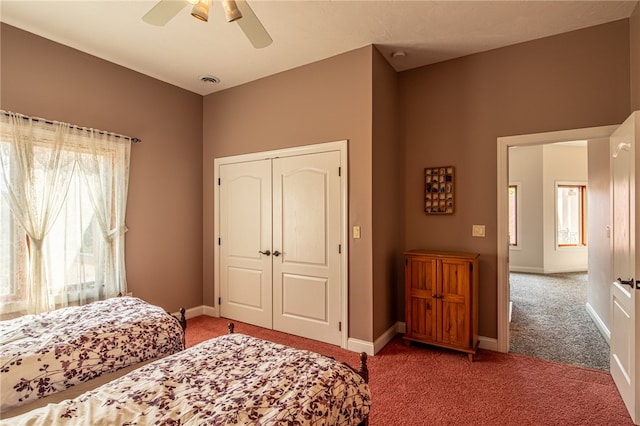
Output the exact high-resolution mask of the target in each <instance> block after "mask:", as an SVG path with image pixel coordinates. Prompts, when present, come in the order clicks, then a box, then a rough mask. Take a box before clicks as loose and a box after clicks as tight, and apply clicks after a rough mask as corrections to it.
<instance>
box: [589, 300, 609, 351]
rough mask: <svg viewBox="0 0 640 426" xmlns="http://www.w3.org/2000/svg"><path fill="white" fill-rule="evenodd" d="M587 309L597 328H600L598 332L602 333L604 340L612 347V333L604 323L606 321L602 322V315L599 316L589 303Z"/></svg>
mask: <svg viewBox="0 0 640 426" xmlns="http://www.w3.org/2000/svg"><path fill="white" fill-rule="evenodd" d="M586 308H587V313H588V314H589V316H590V317H591V319H592V320H593V322H594V323H595V325H596V327H598V330H599V331H600V334H602V337H604V339H605V340H606V341H607V344H609V345H611V332H610V331H609V328H607V325H606V324H605V323H604V321H602V318H600V315H598V313H597V312H596V310H595V309H593V307H592V306H591V305H590V304H589V302H587V305H586Z"/></svg>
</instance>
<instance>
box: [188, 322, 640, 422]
mask: <svg viewBox="0 0 640 426" xmlns="http://www.w3.org/2000/svg"><path fill="white" fill-rule="evenodd" d="M228 322H229V321H228V320H226V319H223V318H212V317H207V316H199V317H195V318H192V319H190V320H188V327H187V335H186V340H187V346H192V345H194V344H196V343H199V342H201V341H203V340H206V339H209V338H211V337H215V336H218V335H221V334H224V333H226V332H227V326H226V324H227V323H228ZM234 322H235V325H236V328H235V331H236V333H243V334H248V335H251V336H256V337H260V338H262V339H265V340H270V341H273V342H277V343H282V344H285V345H289V346H293V347H297V348H301V349H308V350H312V351H315V352H319V353H322V354H326V355H329V356H332V357H334V358H336V359H338V360H341V361H346V362H349V363H350V364H351V365H353V366H354V367H357V366H358V363H359V361H358V354H357V353H354V352H349V351H347V350H344V349H341V348H339V347H337V346H333V345H329V344H325V343H320V342H316V341H313V340H309V339H304V338H301V337H296V336H292V335H289V334H285V333H280V332H277V331H273V330H266V329H263V328H260V327H255V326H252V325H248V324H244V323H239V322H237V321H234ZM368 365H369V374H370V380H369V383H370V386H371V393H372V395H373V406H372V410H371V415H370V425H372V426H378V425H381V426H382V425H384V426H387V425H398V426H408V425H518V426H521V425H616V426H623V425H633V423H632V422H631V419H630V417H629V415H628V414H627V411H626V408H625V407H624V403H623V402H622V399H621V398H620V395H619V394H618V392H617V390H616V387H615V385H614V383H613V380H612V379H611V376H610V375H609V374H608V373H605V372H602V371H599V370H591V369H586V368H580V367H572V366H568V365H564V364H557V363H553V362H549V361H543V360H538V359H534V358H529V357H525V356H522V355H517V354H502V353H498V352H492V351H483V350H480V351H479V353H478V357H477V361H476V362H474V363H471V362H469V360H468V358H467V356H466V354H461V353H456V352H452V351H446V350H439V349H437V348H431V347H426V346H411V347H406V346H405V345H404V343H403V341H402V339H401V338H400V337H399V336H398V337H396V338H395V339H394V340H393V341H391V342H390V343H389V344H388V345H387V346H385V347H384V349H383V350H382V351H381V352H379V353H378V354H377V355H375V356H372V357H369V362H368Z"/></svg>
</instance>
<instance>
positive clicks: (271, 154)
mask: <svg viewBox="0 0 640 426" xmlns="http://www.w3.org/2000/svg"><path fill="white" fill-rule="evenodd" d="M347 148H348V140H346V139H345V140H338V141H333V142H325V143H319V144H313V145H304V146H297V147H292V148H283V149H276V150H270V151H262V152H253V153H249V154H239V155H232V156H229V157H219V158H214V160H213V170H214V172H213V182H214V187H215V190H214V195H213V206H214V208H213V214H214V218H213V222H214V231H213V233H214V247H213V257H214V260H213V277H214V278H213V304H214V307H215V312H216V316H217V317H219V316H220V309H219V304H218V297H219V296H220V273H219V271H220V246H219V245H218V244H217V243H216V241H217V239H218V238H219V236H220V212H219V206H220V186H219V185H217V182H218V178H219V177H220V166H221V165H224V164H233V163H244V162H248V161H257V160H267V159H273V158H277V157H293V156H297V155H305V154H318V153H322V152H331V151H338V152H340V175H341V178H340V241H341V242H340V244H341V248H342V253H341V255H340V268H341V271H340V311H341V314H340V318H341V319H340V321H341V322H342V330H341V335H342V337H341V347H342V348H345V349H346V348H347V347H348V337H349V333H348V330H349V270H348V263H347V262H348V259H349V245H348V241H349V232H348V229H349V227H348V223H349V221H348V220H349V216H348V211H349V193H348V191H349V174H348V172H349V170H348V165H349V161H348V149H347Z"/></svg>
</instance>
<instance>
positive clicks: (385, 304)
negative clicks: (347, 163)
mask: <svg viewBox="0 0 640 426" xmlns="http://www.w3.org/2000/svg"><path fill="white" fill-rule="evenodd" d="M372 71H373V111H372V118H373V140H372V148H373V152H372V161H373V163H372V164H373V175H372V181H371V184H372V188H373V199H372V207H373V209H372V210H373V230H372V232H373V241H372V243H373V337H374V339H375V338H376V337H378V336H380V335H381V334H382V333H384V332H385V331H386V330H387V329H388V328H389V327H392V326H394V325H395V323H396V322H397V321H398V319H399V316H398V309H399V305H400V303H402V304H404V301H400V300H398V288H397V286H398V285H401V283H402V282H403V279H402V277H403V275H404V268H403V263H402V252H403V248H404V234H403V232H402V230H403V229H404V192H403V191H400V190H399V188H402V186H403V184H404V172H403V168H402V165H403V162H404V149H403V146H402V139H401V138H400V126H399V114H398V106H399V104H398V74H397V73H396V72H395V70H394V69H393V68H392V67H391V66H390V65H389V63H388V62H387V61H386V59H385V58H384V57H383V56H382V54H380V52H378V50H376V49H374V50H373V63H372ZM352 241H353V242H352V244H353V243H357V242H358V240H352Z"/></svg>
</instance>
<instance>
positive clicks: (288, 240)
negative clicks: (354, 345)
mask: <svg viewBox="0 0 640 426" xmlns="http://www.w3.org/2000/svg"><path fill="white" fill-rule="evenodd" d="M339 166H340V153H339V152H337V151H331V152H324V153H318V154H308V155H299V156H294V157H283V158H276V159H274V160H273V250H274V257H273V258H272V259H273V326H274V329H276V330H279V331H284V332H287V333H290V334H295V335H298V336H304V337H308V338H311V339H315V340H320V341H323V342H327V343H332V344H336V345H340V344H341V336H342V334H341V331H340V320H341V294H340V291H341V282H340V276H341V275H340V274H341V264H340V256H341V254H340V229H341V224H340V199H341V194H340V173H339Z"/></svg>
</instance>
